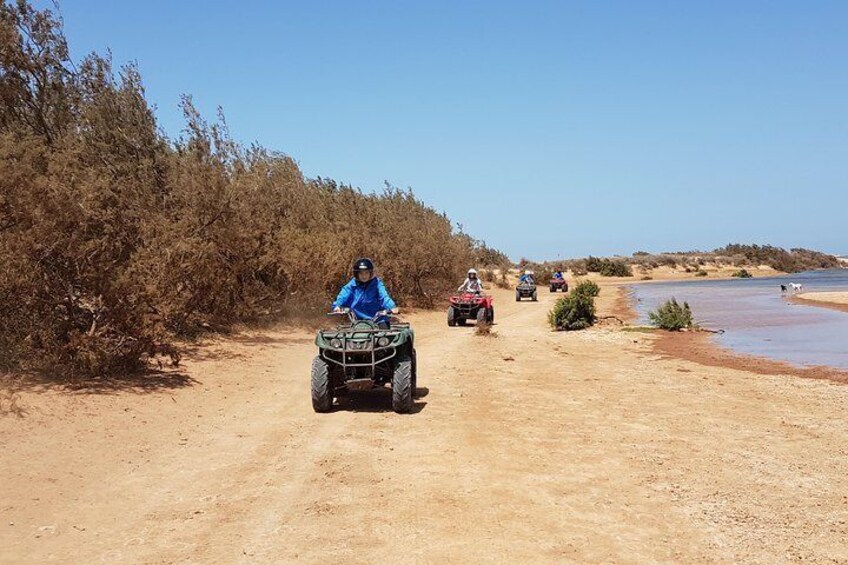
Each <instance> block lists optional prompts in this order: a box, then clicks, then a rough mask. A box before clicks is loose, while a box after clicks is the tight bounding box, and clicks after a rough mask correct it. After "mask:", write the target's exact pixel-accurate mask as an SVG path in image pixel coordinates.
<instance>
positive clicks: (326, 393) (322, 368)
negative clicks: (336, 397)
mask: <svg viewBox="0 0 848 565" xmlns="http://www.w3.org/2000/svg"><path fill="white" fill-rule="evenodd" d="M312 409H313V410H315V411H316V412H329V411H330V410H332V409H333V391H332V383H331V381H330V366H329V365H328V364H327V362H326V361H324V360H323V359H321V358H320V357H316V358H315V359H313V360H312Z"/></svg>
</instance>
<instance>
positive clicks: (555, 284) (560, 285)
mask: <svg viewBox="0 0 848 565" xmlns="http://www.w3.org/2000/svg"><path fill="white" fill-rule="evenodd" d="M550 287H551V292H556V291H558V290H561V291H563V292H568V283H567V282H565V279H551V282H550Z"/></svg>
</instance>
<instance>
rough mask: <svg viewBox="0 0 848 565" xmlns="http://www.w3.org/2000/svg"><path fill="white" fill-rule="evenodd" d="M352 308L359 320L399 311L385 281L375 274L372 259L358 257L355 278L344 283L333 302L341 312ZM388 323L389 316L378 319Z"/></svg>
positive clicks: (334, 308) (334, 307)
mask: <svg viewBox="0 0 848 565" xmlns="http://www.w3.org/2000/svg"><path fill="white" fill-rule="evenodd" d="M342 308H350V310H351V311H352V312H353V313H354V314H356V318H357V319H359V320H371V319H373V318H374V316H376V315H377V313H378V312H382V311H386V312H391V313H392V314H397V313H398V308H397V304H395V301H394V300H392V297H391V296H389V293H388V291H387V290H386V286H385V285H384V284H383V281H381V280H380V279H378V278H377V277H375V276H374V263H373V262H372V261H371V259H366V258H363V259H357V260H356V262H354V264H353V278H352V279H351V280H350V282H348V283H347V284H346V285H344V286H343V287H342V289H341V291H340V292H339V295H338V296H337V297H336V301H335V302H333V311H334V312H341V311H342ZM377 321H378V322H379V323H381V324H388V322H389V319H388V317H387V316H381V317H380V318H379V319H378V320H377Z"/></svg>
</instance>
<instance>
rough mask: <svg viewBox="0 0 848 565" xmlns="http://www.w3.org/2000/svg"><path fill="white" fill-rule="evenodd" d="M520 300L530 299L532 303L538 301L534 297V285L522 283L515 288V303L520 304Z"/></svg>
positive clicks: (535, 296) (536, 297)
mask: <svg viewBox="0 0 848 565" xmlns="http://www.w3.org/2000/svg"><path fill="white" fill-rule="evenodd" d="M522 298H530V299H532V300H533V302H536V300H538V296H537V295H536V283H531V282H523V283H519V284H518V286H517V287H515V301H516V302H521V299H522Z"/></svg>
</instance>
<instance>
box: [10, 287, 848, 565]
mask: <svg viewBox="0 0 848 565" xmlns="http://www.w3.org/2000/svg"><path fill="white" fill-rule="evenodd" d="M616 292H617V289H614V288H610V287H607V288H604V290H603V292H602V295H601V297H600V307H601V310H602V311H606V312H609V311H611V310H612V309H613V307H614V303H615V298H616ZM495 294H496V302H495V308H496V325H495V327H494V330H495V331H496V332H497V334H498V335H497V337H488V338H487V337H478V336H475V335H474V329H473V327H468V328H448V327H447V326H446V324H445V319H444V314H443V313H441V312H435V313H423V314H418V315H415V316H414V317H412V319H411V321H412V322H413V323H414V325H415V328H416V332H417V348H418V354H419V365H420V367H419V375H420V376H419V386H420V387H422V388H426V389H428V394H427V395H426V396H424V397H423V398H420V399H419V400H418V403H417V407H416V413H414V414H410V415H405V416H399V415H396V414H394V413H392V412H391V411H390V409H389V401H388V399H387V398H372V399H370V400H360V401H358V402H355V403H352V404H350V405H346V406H344V407H342V408H340V409H338V410H336V411H335V412H333V413H331V414H327V415H317V414H314V413H313V412H312V408H311V405H310V401H309V385H308V374H309V364H310V361H311V358H312V356H313V355H314V347H313V345H312V335H311V334H310V333H308V332H300V331H267V332H257V333H251V334H245V335H241V336H237V337H235V338H232V339H227V340H221V341H220V342H218V343H216V344H214V345H211V346H209V347H204V348H201V349H198V350H197V351H196V352H195V353H193V354H192V355H190V356H189V358H188V359H187V361H186V362H185V367H184V369H183V371H184V377H183V379H177V380H176V381H172V382H170V384H169V385H167V386H166V385H165V384H164V383H163V386H161V387H160V388H157V389H155V390H150V391H141V390H138V389H135V390H132V389H130V390H108V389H107V390H103V391H100V392H98V393H91V392H87V393H69V392H61V391H56V390H36V389H32V388H27V389H23V390H19V391H17V392H15V393H11V392H10V391H6V392H4V393H3V394H2V395H0V410H2V416H0V444H2V454H3V455H2V460H0V485H2V486H0V562H3V563H45V562H57V563H98V562H107V563H200V562H202V563H257V562H295V561H297V562H307V563H309V562H314V563H318V562H321V563H337V562H347V563H373V562H378V561H380V562H385V563H447V562H453V563H469V562H472V563H473V562H522V563H523V562H618V563H645V562H679V563H693V562H716V563H729V562H752V563H789V562H805V563H848V419H846V414H848V387H846V386H843V385H839V384H835V383H832V382H828V381H816V380H809V379H800V378H796V377H789V376H780V375H754V374H751V373H747V372H744V371H741V370H733V369H726V368H720V367H704V366H701V365H697V364H694V363H692V362H688V361H681V360H678V359H674V358H665V357H660V356H659V355H656V354H654V353H652V348H651V340H652V339H654V338H653V337H652V336H650V335H648V334H644V333H638V332H623V331H619V330H618V328H617V327H616V326H614V325H610V326H603V327H597V328H594V329H592V330H589V331H584V332H574V333H552V332H550V331H549V330H548V329H547V327H546V324H545V316H546V313H547V311H548V310H549V308H550V305H551V304H552V302H553V300H554V296H559V295H551V294H549V293H548V292H547V291H544V292H541V293H540V299H541V300H540V302H539V303H530V302H523V303H521V304H516V303H515V302H514V299H513V298H512V294H511V292H510V291H496V293H495Z"/></svg>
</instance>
